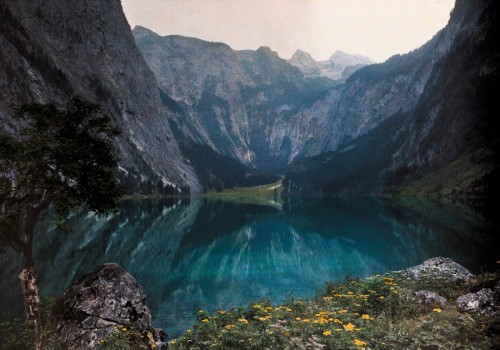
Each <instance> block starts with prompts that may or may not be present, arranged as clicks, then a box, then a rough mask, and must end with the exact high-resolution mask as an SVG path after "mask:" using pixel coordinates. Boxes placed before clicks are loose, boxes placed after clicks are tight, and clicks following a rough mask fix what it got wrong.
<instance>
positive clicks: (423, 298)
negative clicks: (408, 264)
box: [413, 290, 447, 306]
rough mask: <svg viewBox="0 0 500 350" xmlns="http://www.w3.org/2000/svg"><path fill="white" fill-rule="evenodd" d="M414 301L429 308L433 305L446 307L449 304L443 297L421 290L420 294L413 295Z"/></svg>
mask: <svg viewBox="0 0 500 350" xmlns="http://www.w3.org/2000/svg"><path fill="white" fill-rule="evenodd" d="M413 300H414V301H416V302H418V303H419V304H423V305H428V306H432V305H441V306H444V305H446V303H447V301H446V298H445V297H442V296H441V295H439V294H437V293H434V292H431V291H429V290H419V291H418V292H415V294H414V295H413Z"/></svg>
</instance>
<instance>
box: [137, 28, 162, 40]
mask: <svg viewBox="0 0 500 350" xmlns="http://www.w3.org/2000/svg"><path fill="white" fill-rule="evenodd" d="M132 33H133V34H134V38H136V39H138V38H144V37H147V36H153V37H158V36H159V35H158V34H156V33H155V32H153V31H152V30H151V29H148V28H145V27H141V26H135V27H134V29H132Z"/></svg>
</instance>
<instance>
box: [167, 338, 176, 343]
mask: <svg viewBox="0 0 500 350" xmlns="http://www.w3.org/2000/svg"><path fill="white" fill-rule="evenodd" d="M168 343H169V344H175V343H177V340H175V339H172V340H171V341H169V342H168Z"/></svg>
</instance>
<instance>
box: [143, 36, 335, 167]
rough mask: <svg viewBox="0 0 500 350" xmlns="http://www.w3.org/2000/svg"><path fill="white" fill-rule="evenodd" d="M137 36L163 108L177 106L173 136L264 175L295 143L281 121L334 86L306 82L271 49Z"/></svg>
mask: <svg viewBox="0 0 500 350" xmlns="http://www.w3.org/2000/svg"><path fill="white" fill-rule="evenodd" d="M133 32H134V35H135V38H136V43H137V46H138V47H139V49H140V50H141V51H142V53H143V54H144V57H145V59H146V61H147V62H148V64H149V66H150V67H151V70H152V71H153V73H154V74H155V76H156V78H157V80H158V83H159V86H160V88H161V89H162V90H163V92H164V93H165V95H166V97H165V100H168V101H169V103H170V104H176V106H177V110H178V111H179V113H178V116H177V118H176V119H175V120H173V121H172V128H173V130H174V132H176V134H177V135H178V137H179V138H180V139H183V140H185V141H187V142H190V143H195V144H199V145H207V146H209V147H210V148H211V149H213V150H214V151H215V152H217V153H219V154H221V155H224V156H229V157H231V158H233V159H236V160H238V161H240V162H241V163H243V164H245V165H247V166H249V167H251V168H255V169H258V170H261V171H274V170H276V169H279V168H280V167H282V166H283V165H285V164H286V163H287V162H288V158H289V154H290V152H291V144H292V141H291V140H289V139H288V136H287V133H288V130H287V129H286V128H285V127H283V126H282V125H281V122H282V120H284V119H288V118H290V117H291V116H293V115H294V114H296V113H297V112H298V111H299V110H300V108H303V106H304V105H310V104H311V103H312V102H314V101H316V100H317V99H318V98H319V97H320V96H321V94H322V93H324V92H325V91H326V90H327V89H328V88H330V87H331V86H332V85H333V84H334V83H333V82H332V81H331V80H329V79H326V78H317V79H307V78H304V76H303V75H302V73H301V72H300V71H299V70H298V69H297V68H295V67H293V66H292V65H290V64H289V63H288V62H287V61H286V60H283V59H281V58H279V56H278V55H277V53H276V52H274V51H272V50H271V49H270V48H267V47H261V48H259V49H258V50H256V51H251V50H244V51H236V50H233V49H231V48H230V47H229V46H227V45H225V44H223V43H212V42H206V41H203V40H199V39H195V38H187V37H182V36H177V35H174V36H165V37H162V36H159V35H157V34H155V33H153V32H151V31H150V30H147V29H146V28H141V27H136V28H134V31H133Z"/></svg>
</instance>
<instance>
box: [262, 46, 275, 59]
mask: <svg viewBox="0 0 500 350" xmlns="http://www.w3.org/2000/svg"><path fill="white" fill-rule="evenodd" d="M257 52H258V53H262V54H265V55H267V56H274V57H278V58H279V57H280V56H279V55H278V53H277V52H276V51H273V50H271V48H270V47H269V46H261V47H259V48H258V49H257Z"/></svg>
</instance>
